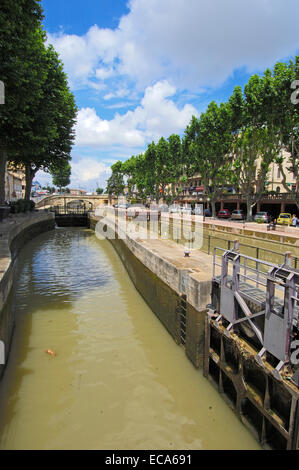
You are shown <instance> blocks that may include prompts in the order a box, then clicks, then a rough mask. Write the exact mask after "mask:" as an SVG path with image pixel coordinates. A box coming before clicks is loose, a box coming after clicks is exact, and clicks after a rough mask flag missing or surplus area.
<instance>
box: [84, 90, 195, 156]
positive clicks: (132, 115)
mask: <svg viewBox="0 0 299 470" xmlns="http://www.w3.org/2000/svg"><path fill="white" fill-rule="evenodd" d="M175 92H176V89H175V88H174V87H173V86H172V85H170V84H169V83H168V82H167V81H162V82H158V83H156V84H155V85H154V86H151V87H148V88H147V89H146V90H145V94H144V97H143V99H142V101H141V106H137V107H136V108H135V109H134V111H128V112H127V113H125V114H123V115H120V114H118V113H117V114H116V115H115V117H114V119H112V120H110V121H109V120H106V119H101V118H100V117H99V116H98V115H97V113H96V110H95V109H94V108H83V109H81V110H80V111H79V113H78V122H77V129H76V144H77V145H80V146H88V145H90V146H94V147H107V146H111V145H123V146H126V147H143V146H144V145H145V144H146V142H149V141H151V140H157V139H158V138H159V137H161V136H168V135H169V134H171V133H175V132H181V131H182V130H183V129H184V128H185V127H186V125H187V124H188V123H189V121H190V119H191V117H192V115H193V114H194V115H196V114H197V111H196V109H195V108H194V107H193V106H191V105H190V104H186V105H185V106H184V107H183V108H182V109H178V108H177V106H176V105H175V103H174V102H173V101H171V100H170V99H169V97H170V96H173V95H174V94H175Z"/></svg>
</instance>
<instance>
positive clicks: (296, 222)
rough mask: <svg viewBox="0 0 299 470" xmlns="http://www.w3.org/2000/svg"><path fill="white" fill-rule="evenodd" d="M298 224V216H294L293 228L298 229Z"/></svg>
mask: <svg viewBox="0 0 299 470" xmlns="http://www.w3.org/2000/svg"><path fill="white" fill-rule="evenodd" d="M298 223H299V220H298V218H297V216H296V214H293V217H292V227H297V225H298Z"/></svg>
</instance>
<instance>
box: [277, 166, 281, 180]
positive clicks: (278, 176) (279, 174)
mask: <svg viewBox="0 0 299 470" xmlns="http://www.w3.org/2000/svg"><path fill="white" fill-rule="evenodd" d="M277 178H281V172H280V168H277Z"/></svg>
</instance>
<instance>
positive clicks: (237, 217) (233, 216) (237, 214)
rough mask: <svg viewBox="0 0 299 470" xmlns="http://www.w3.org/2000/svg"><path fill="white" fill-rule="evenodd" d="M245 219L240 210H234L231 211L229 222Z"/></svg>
mask: <svg viewBox="0 0 299 470" xmlns="http://www.w3.org/2000/svg"><path fill="white" fill-rule="evenodd" d="M244 219H245V214H244V212H243V211H242V210H239V209H238V210H237V209H236V210H234V211H232V214H231V220H244Z"/></svg>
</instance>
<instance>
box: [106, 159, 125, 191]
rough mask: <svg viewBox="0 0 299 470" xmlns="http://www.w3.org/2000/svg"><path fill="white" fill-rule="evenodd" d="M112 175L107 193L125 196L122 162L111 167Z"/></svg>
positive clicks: (108, 181)
mask: <svg viewBox="0 0 299 470" xmlns="http://www.w3.org/2000/svg"><path fill="white" fill-rule="evenodd" d="M111 170H112V174H111V176H110V178H109V179H108V180H107V193H108V194H109V195H113V194H114V195H116V196H119V195H120V194H123V191H124V188H125V184H124V177H123V173H122V162H121V161H118V162H116V163H114V164H113V165H112V166H111Z"/></svg>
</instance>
